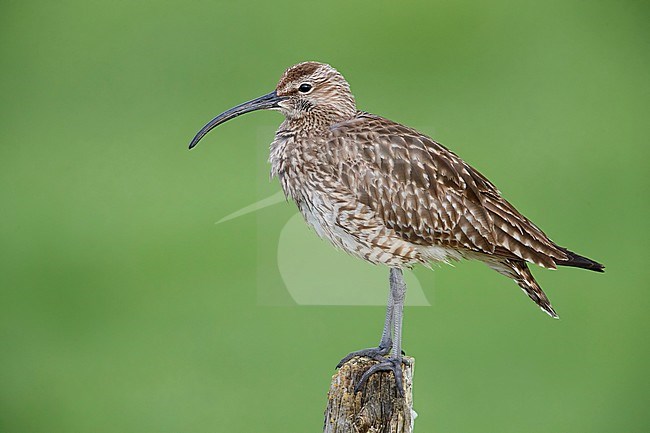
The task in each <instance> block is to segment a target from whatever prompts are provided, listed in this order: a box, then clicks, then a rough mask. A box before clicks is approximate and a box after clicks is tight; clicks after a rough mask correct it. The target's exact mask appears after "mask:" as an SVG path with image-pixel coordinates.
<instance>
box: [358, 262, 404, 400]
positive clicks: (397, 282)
mask: <svg viewBox="0 0 650 433" xmlns="http://www.w3.org/2000/svg"><path fill="white" fill-rule="evenodd" d="M390 294H391V301H390V302H389V305H390V304H391V303H392V304H393V308H392V310H393V312H392V313H391V316H392V319H393V320H392V321H393V347H392V349H391V353H390V357H388V358H383V359H381V360H378V361H380V362H379V363H378V364H375V365H373V366H372V367H370V368H369V369H368V370H367V371H366V372H365V373H364V374H363V376H361V379H359V382H358V383H357V385H356V386H355V392H358V391H359V390H360V389H361V388H363V386H364V385H365V383H366V382H367V381H368V379H369V378H370V376H372V375H373V374H375V373H377V372H379V371H392V372H393V375H394V376H395V384H396V385H397V391H398V392H399V394H400V395H401V396H402V397H403V396H404V384H403V381H402V317H403V310H404V297H405V295H406V284H405V283H404V277H403V275H402V270H401V269H399V268H391V270H390ZM384 333H385V334H388V332H387V330H386V329H384ZM382 338H383V337H382Z"/></svg>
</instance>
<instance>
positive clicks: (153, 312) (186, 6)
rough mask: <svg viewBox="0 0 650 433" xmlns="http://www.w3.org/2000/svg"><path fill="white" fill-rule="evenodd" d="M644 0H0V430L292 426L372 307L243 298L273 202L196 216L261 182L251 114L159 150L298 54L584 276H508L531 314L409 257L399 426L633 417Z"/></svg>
mask: <svg viewBox="0 0 650 433" xmlns="http://www.w3.org/2000/svg"><path fill="white" fill-rule="evenodd" d="M649 12H650V7H649V4H648V2H646V1H608V2H603V1H589V2H587V1H566V0H563V1H547V2H539V1H526V2H514V1H485V2H469V1H450V0H447V1H410V2H400V3H399V4H398V2H386V1H366V2H347V1H346V2H344V1H332V2H304V1H300V2H298V1H296V2H286V1H285V2H257V3H251V2H233V1H222V2H217V1H158V2H147V1H145V2H127V1H113V2H98V1H65V0H63V1H60V2H37V1H32V2H17V1H3V2H2V4H1V5H0V62H1V65H2V67H1V70H0V74H1V75H0V77H1V79H0V94H1V95H2V97H1V99H0V101H1V102H0V110H1V113H0V114H1V115H0V142H1V144H2V145H1V147H0V179H1V183H0V194H1V196H0V199H1V201H0V203H1V204H2V208H1V212H0V215H1V218H2V220H1V221H2V224H1V225H0V245H1V249H0V254H1V257H0V283H1V284H0V290H1V292H0V296H1V298H0V431H2V432H3V433H4V432H7V433H36V432H48V433H55V432H65V433H71V432H138V433H142V432H213V431H268V432H314V431H320V429H321V428H322V412H323V410H324V408H325V403H326V398H325V395H326V391H327V388H328V385H329V380H330V376H331V374H332V373H333V367H334V365H335V364H336V362H337V361H338V360H339V358H340V357H342V356H343V355H345V354H346V353H347V352H349V351H351V350H355V349H359V348H362V347H367V346H370V345H372V344H375V343H376V341H377V340H378V338H379V333H380V328H381V324H382V320H383V308H381V307H330V306H310V307H303V306H298V305H293V306H292V305H287V306H280V307H273V306H267V305H265V303H264V302H260V299H259V297H260V293H262V294H264V293H266V292H264V290H266V289H264V290H262V291H260V290H261V289H260V284H261V282H260V281H262V282H263V280H264V275H267V274H268V276H269V277H268V278H269V280H268V281H280V280H278V278H277V270H274V269H272V268H273V266H270V265H269V260H271V263H272V260H273V257H271V258H269V257H267V254H261V253H260V251H261V250H260V246H259V243H260V242H261V239H266V240H268V242H273V241H274V240H277V236H278V235H279V232H280V231H281V229H282V227H283V224H284V223H285V222H286V220H287V219H288V218H290V217H291V215H293V214H294V213H295V212H296V210H295V206H294V205H293V204H279V205H277V206H275V207H273V208H268V209H265V210H261V211H259V212H258V213H257V214H250V215H248V216H245V217H242V218H239V219H236V220H233V221H230V222H228V223H227V224H226V223H224V224H219V225H215V224H214V222H215V221H217V220H219V219H220V218H222V217H223V216H225V215H227V214H229V213H231V212H233V211H235V210H237V209H239V208H242V207H244V206H246V205H249V204H250V203H253V202H256V201H257V200H260V199H262V198H265V197H267V196H269V195H271V194H273V193H274V192H276V191H278V190H279V185H278V184H277V182H275V181H274V182H272V183H268V182H267V176H268V166H267V165H266V162H265V161H266V158H267V150H268V148H267V145H268V143H270V141H271V140H272V137H273V133H274V131H275V128H276V127H277V125H278V124H279V122H280V121H281V116H280V115H279V114H277V113H257V114H251V115H248V116H246V117H243V118H241V119H237V120H236V121H233V122H231V123H229V124H228V125H225V126H223V127H221V128H220V130H219V131H215V132H214V133H212V134H210V135H209V136H208V137H207V138H206V139H204V142H202V143H201V145H199V147H198V148H197V149H196V150H194V151H192V152H189V151H187V149H186V146H187V143H188V141H189V139H190V138H191V137H192V136H193V135H194V133H195V132H196V131H197V130H198V129H199V128H200V127H201V126H202V125H203V124H204V123H205V122H206V121H207V120H209V119H210V118H211V117H212V116H214V115H216V114H218V113H219V112H221V111H223V110H225V109H227V108H230V107H231V106H233V105H235V104H237V103H240V102H243V101H244V100H248V99H251V98H253V97H256V96H259V95H262V94H264V93H267V92H269V91H271V90H272V89H273V88H274V86H275V84H276V82H277V80H278V78H279V77H280V75H281V73H282V72H283V70H284V69H285V68H286V67H288V66H290V65H292V64H294V63H297V62H299V61H303V60H320V61H325V62H328V63H331V64H332V65H333V66H335V67H337V68H338V69H339V70H340V71H341V72H342V73H343V74H344V75H345V77H346V78H347V79H348V80H349V81H350V83H351V86H352V90H353V92H354V93H355V95H356V98H357V102H358V105H359V107H360V108H361V109H364V110H368V111H371V112H374V113H377V114H381V115H383V116H386V117H388V118H391V119H393V120H396V121H399V122H402V123H405V124H407V125H410V126H413V127H416V128H418V129H420V130H422V131H423V132H425V133H427V134H429V135H432V136H434V137H435V138H436V139H438V140H439V141H441V142H442V143H444V144H445V145H447V146H448V147H450V148H452V149H453V150H454V151H455V152H457V153H458V154H460V155H461V156H462V157H463V158H464V159H465V160H467V161H468V162H469V163H471V164H473V165H474V166H476V167H477V168H478V169H479V170H481V171H482V172H483V173H484V174H486V175H487V176H488V177H489V178H490V179H491V180H492V181H493V182H494V183H495V184H496V185H497V186H498V187H499V188H500V189H501V190H502V192H503V193H504V195H505V196H506V197H507V198H508V199H509V200H510V201H512V202H513V203H514V204H515V205H516V206H517V207H518V208H519V209H520V210H521V211H522V212H523V213H525V214H526V215H527V216H529V217H530V218H531V219H532V220H534V221H535V222H536V223H537V224H538V225H539V226H541V227H542V228H543V229H544V230H545V231H546V232H547V233H548V234H549V235H550V236H551V237H552V238H553V239H554V240H556V241H557V242H558V243H560V244H562V245H566V246H568V247H570V248H572V249H574V250H575V251H577V252H579V253H582V254H584V255H587V256H589V257H593V258H594V259H597V260H599V261H602V262H603V263H605V264H606V265H607V273H605V274H604V275H599V274H596V273H590V272H586V271H580V270H575V269H562V270H561V271H558V272H548V271H542V270H539V269H534V272H535V274H536V276H537V277H538V279H539V281H540V283H541V284H542V286H543V287H544V288H545V289H546V291H547V293H548V294H549V296H550V298H551V299H552V301H553V304H554V306H555V307H556V309H557V311H558V312H559V314H560V316H561V317H562V319H561V320H559V321H554V320H551V319H550V318H548V317H546V316H545V315H544V314H543V313H541V312H540V311H539V309H538V308H537V307H535V306H534V305H533V304H532V303H531V302H530V301H529V300H528V299H527V298H526V297H525V296H524V295H523V294H522V293H521V292H520V290H519V289H518V288H517V287H516V285H515V284H514V283H512V282H511V281H508V280H507V279H505V278H503V277H502V276H500V275H498V274H496V273H495V272H492V271H490V270H489V269H487V268H486V267H485V266H483V265H481V264H477V263H462V264H459V265H457V266H455V267H440V268H436V269H435V270H434V271H429V270H426V269H423V268H419V269H417V270H416V271H415V272H416V275H417V276H418V278H419V280H420V282H421V284H422V288H423V290H424V293H425V294H426V296H427V297H428V299H429V300H430V301H431V303H432V306H431V307H411V308H407V310H406V317H405V329H404V344H405V350H406V351H407V353H408V354H410V355H412V356H415V358H416V360H417V368H416V377H415V409H416V411H417V412H418V414H419V417H418V419H417V421H416V431H419V432H446V433H448V432H463V433H466V432H547V431H557V432H573V433H575V432H608V433H611V432H642V431H643V432H646V431H648V425H650V414H649V412H648V406H649V404H650V396H649V393H650V391H649V390H650V386H649V385H650V381H649V380H648V379H649V375H648V366H649V365H650V350H649V347H648V330H649V329H648V325H649V324H650V318H649V314H648V313H649V312H650V309H649V307H650V305H649V302H648V289H649V288H650V272H649V266H648V264H647V259H648V253H647V247H648V241H649V239H648V238H649V236H648V210H649V209H648V197H649V193H650V188H649V186H650V180H649V176H650V175H649V170H648V157H649V156H650V155H649V150H648V137H649V136H650V126H649V125H650V122H649V121H648V119H649V117H648V116H649V114H650V109H649V108H650V92H649V90H650V86H649V79H648V78H649V77H648V71H649V67H650V55H649V53H650V50H649V48H650V44H649V42H650V38H649V36H650V30H649V28H648V22H649V19H650V13H649ZM266 240H265V241H264V242H266ZM267 246H268V245H267ZM265 248H266V247H265ZM295 254H296V256H300V257H303V258H308V257H309V252H308V251H295ZM340 254H343V253H340ZM271 255H272V254H271ZM350 260H354V259H352V258H350ZM267 268H268V269H267ZM373 269H374V270H373V272H376V273H377V275H380V278H384V277H385V275H387V271H386V269H382V268H373ZM335 271H336V270H335V269H332V270H330V272H332V273H335ZM274 272H275V273H276V274H274ZM278 284H280V283H278ZM276 289H277V290H279V291H280V292H282V290H283V288H282V287H281V286H277V287H276ZM377 290H378V291H380V292H381V294H382V297H383V296H385V293H386V291H387V286H386V285H382V286H380V287H377Z"/></svg>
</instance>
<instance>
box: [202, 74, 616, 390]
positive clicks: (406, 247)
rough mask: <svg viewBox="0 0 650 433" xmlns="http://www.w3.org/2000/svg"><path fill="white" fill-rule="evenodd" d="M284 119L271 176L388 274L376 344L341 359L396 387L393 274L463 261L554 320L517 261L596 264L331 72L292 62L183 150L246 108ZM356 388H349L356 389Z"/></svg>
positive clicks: (320, 228)
mask: <svg viewBox="0 0 650 433" xmlns="http://www.w3.org/2000/svg"><path fill="white" fill-rule="evenodd" d="M262 109H267V110H276V111H280V112H281V113H282V114H283V115H284V117H285V120H284V122H282V124H281V125H280V128H279V129H278V131H277V132H276V134H275V139H274V140H273V142H272V143H271V152H270V158H269V161H270V163H271V174H272V176H274V177H277V178H278V179H279V181H280V184H281V186H282V189H283V191H284V193H285V195H286V196H287V198H291V199H293V201H295V203H296V205H297V206H298V209H299V210H300V213H301V214H302V215H303V217H304V218H305V221H306V222H307V224H309V225H310V226H311V227H312V228H313V229H314V230H315V231H316V233H317V234H318V235H319V236H320V237H322V238H325V239H327V240H329V241H330V242H331V243H332V244H334V246H336V247H338V248H340V249H342V250H344V251H347V252H348V253H350V254H352V255H354V256H357V257H359V258H361V259H363V260H366V261H368V262H371V263H375V264H383V265H386V266H388V267H389V268H390V278H389V281H390V296H389V299H388V305H387V308H386V319H385V322H384V328H383V332H382V335H381V339H380V342H379V346H378V347H376V348H370V349H364V350H359V351H356V352H352V353H350V354H349V355H347V356H346V357H345V358H343V359H342V360H341V362H340V363H339V365H338V366H341V365H343V363H345V362H347V361H348V360H350V359H351V358H352V357H354V356H367V357H370V358H373V359H375V360H376V361H378V362H377V364H375V365H374V366H373V367H371V368H370V369H369V370H368V371H366V372H365V374H364V375H363V376H362V378H361V379H360V381H359V384H358V386H357V388H360V387H362V386H363V385H364V383H365V382H366V381H367V380H368V378H369V377H370V376H371V375H372V374H374V373H375V372H378V371H392V372H393V374H394V376H395V381H396V382H397V388H398V390H400V391H403V384H402V377H401V376H402V370H401V364H402V362H403V358H402V347H401V335H402V310H403V306H404V296H405V293H406V285H405V283H404V279H403V275H402V269H403V268H409V267H412V266H413V265H415V264H418V263H420V264H424V265H430V264H431V263H432V262H450V261H453V260H460V259H475V260H480V261H482V262H484V263H485V264H487V265H488V266H489V267H490V268H492V269H494V270H495V271H497V272H499V273H501V274H503V275H505V276H507V277H509V278H511V279H513V280H514V281H515V282H516V283H517V284H518V285H519V287H521V289H522V290H523V291H524V292H525V293H526V294H527V295H528V296H529V297H530V298H531V299H532V300H533V301H534V302H535V303H537V305H539V307H540V308H541V309H542V310H544V311H545V312H546V313H548V314H549V315H550V316H552V317H558V316H557V314H556V313H555V310H554V309H553V307H552V306H551V303H550V302H549V300H548V298H547V297H546V294H545V293H544V292H543V291H542V288H541V287H540V286H539V284H538V283H537V282H536V281H535V278H534V277H533V275H532V274H531V272H530V270H529V269H528V265H527V263H534V264H536V265H539V266H541V267H544V268H547V269H556V268H557V266H573V267H578V268H584V269H590V270H592V271H598V272H603V269H604V266H603V265H601V264H600V263H597V262H595V261H593V260H591V259H588V258H586V257H582V256H580V255H578V254H576V253H574V252H572V251H570V250H568V249H566V248H563V247H561V246H559V245H557V244H556V243H554V242H553V241H551V240H550V239H549V238H548V237H547V236H546V235H545V234H544V232H542V231H541V230H540V229H539V228H537V226H536V225H535V224H533V223H532V222H531V221H530V220H528V219H527V218H526V217H524V216H523V215H522V214H520V213H519V212H518V211H517V210H516V209H515V208H514V207H513V206H512V205H511V204H510V203H509V202H508V201H506V200H505V199H504V198H503V197H502V196H501V193H500V192H499V190H498V189H497V188H496V187H495V186H494V185H493V184H492V183H491V182H490V181H489V180H488V179H487V178H485V176H483V175H482V174H481V173H479V172H478V171H477V170H475V169H474V168H472V167H471V166H470V165H469V164H467V163H466V162H464V161H463V160H462V159H460V158H459V157H458V156H457V155H456V154H455V153H453V152H451V151H450V150H449V149H447V148H446V147H444V146H442V145H441V144H439V143H437V142H436V141H434V140H433V139H431V138H429V137H427V136H426V135H424V134H422V133H420V132H418V131H416V130H415V129H412V128H409V127H407V126H404V125H401V124H399V123H396V122H393V121H390V120H388V119H384V118H382V117H379V116H376V115H373V114H370V113H366V112H364V111H359V110H357V107H356V103H355V100H354V97H353V96H352V93H351V92H350V86H349V85H348V83H347V81H346V80H345V78H343V76H342V75H341V74H340V73H339V72H338V71H337V70H336V69H334V68H333V67H331V66H329V65H327V64H323V63H317V62H304V63H300V64H298V65H295V66H292V67H291V68H289V69H287V70H286V71H285V72H284V74H283V75H282V77H281V79H280V82H279V83H278V85H277V87H276V89H275V90H274V91H273V92H271V93H269V94H267V95H264V96H261V97H259V98H257V99H253V100H251V101H249V102H245V103H243V104H241V105H238V106H236V107H234V108H231V109H230V110H228V111H225V112H223V113H222V114H220V115H218V116H217V117H215V118H214V119H212V120H211V121H210V122H209V123H208V124H207V125H205V126H204V127H203V128H202V129H201V130H200V131H199V133H198V134H196V136H195V137H194V139H193V140H192V142H191V143H190V149H191V148H193V147H194V146H196V144H197V143H198V142H199V140H201V138H203V137H204V136H205V135H206V134H207V133H208V132H209V131H210V130H211V129H213V128H214V127H216V126H218V125H220V124H222V123H224V122H226V121H228V120H230V119H233V118H235V117H237V116H239V115H241V114H244V113H248V112H251V111H255V110H262ZM357 390H358V389H357Z"/></svg>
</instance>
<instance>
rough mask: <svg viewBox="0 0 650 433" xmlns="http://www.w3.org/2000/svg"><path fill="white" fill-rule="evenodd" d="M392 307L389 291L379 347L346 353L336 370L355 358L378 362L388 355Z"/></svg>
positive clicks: (390, 341)
mask: <svg viewBox="0 0 650 433" xmlns="http://www.w3.org/2000/svg"><path fill="white" fill-rule="evenodd" d="M391 287H392V283H391ZM393 305H394V304H393V293H392V289H391V291H390V292H389V293H388V302H387V303H386V320H385V321H384V330H383V332H382V333H381V340H380V341H379V347H372V348H369V349H362V350H357V351H355V352H351V353H348V354H347V355H346V356H345V358H343V359H342V360H340V361H339V363H338V364H337V365H336V368H341V366H342V365H343V364H345V363H346V362H348V361H349V360H351V359H352V358H354V357H355V356H365V357H368V358H371V359H374V360H377V361H380V360H382V358H383V356H384V355H388V353H389V351H390V349H391V347H392V346H393V341H392V340H391V338H390V334H391V331H392V328H393Z"/></svg>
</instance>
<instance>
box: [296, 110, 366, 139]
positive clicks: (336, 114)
mask: <svg viewBox="0 0 650 433" xmlns="http://www.w3.org/2000/svg"><path fill="white" fill-rule="evenodd" d="M355 115H356V108H355V107H354V106H351V107H349V109H347V107H346V109H345V110H341V109H336V110H334V109H331V110H330V109H327V108H326V107H319V109H313V110H310V111H308V112H304V113H301V115H300V116H297V117H287V118H286V120H285V122H284V126H285V128H286V129H288V130H290V131H292V132H294V133H295V135H296V136H299V137H300V136H302V137H306V136H314V135H324V134H326V133H327V132H328V131H329V130H330V128H331V127H332V125H335V124H337V123H341V122H344V121H346V120H349V119H352V118H353V117H354V116H355Z"/></svg>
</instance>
